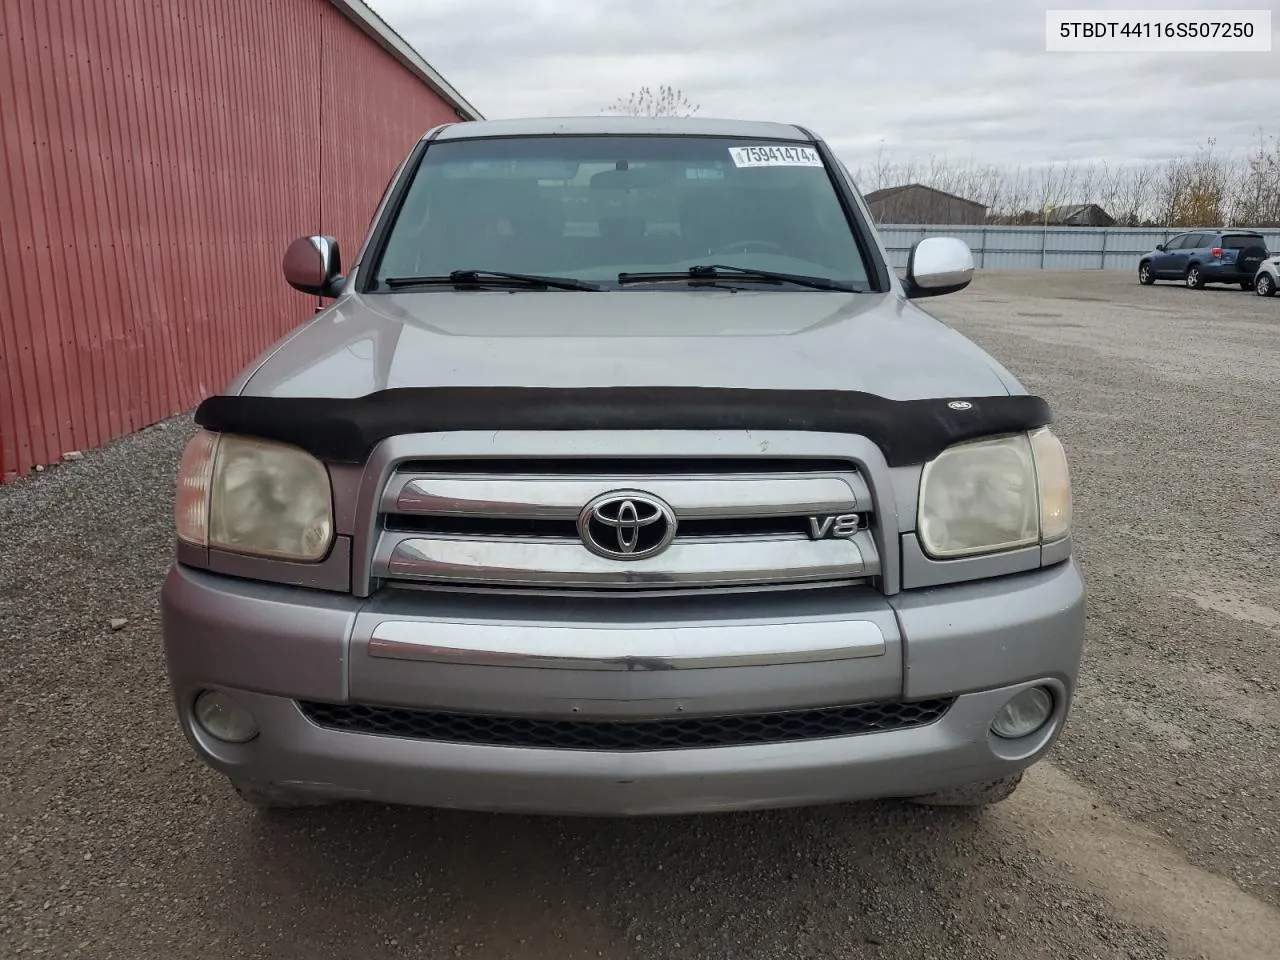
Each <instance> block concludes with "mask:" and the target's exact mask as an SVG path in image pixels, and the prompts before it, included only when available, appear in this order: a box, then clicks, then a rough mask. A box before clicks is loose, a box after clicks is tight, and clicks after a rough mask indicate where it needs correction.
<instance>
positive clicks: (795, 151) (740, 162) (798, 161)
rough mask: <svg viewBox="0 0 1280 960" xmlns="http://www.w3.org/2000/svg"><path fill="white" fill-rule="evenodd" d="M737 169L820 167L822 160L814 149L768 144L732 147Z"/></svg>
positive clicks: (730, 153) (730, 152)
mask: <svg viewBox="0 0 1280 960" xmlns="http://www.w3.org/2000/svg"><path fill="white" fill-rule="evenodd" d="M729 156H730V157H732V158H733V165H734V166H735V167H820V166H822V158H821V157H819V156H818V151H817V150H815V149H813V147H792V146H783V145H782V144H773V143H766V144H762V145H760V146H758V147H730V148H729Z"/></svg>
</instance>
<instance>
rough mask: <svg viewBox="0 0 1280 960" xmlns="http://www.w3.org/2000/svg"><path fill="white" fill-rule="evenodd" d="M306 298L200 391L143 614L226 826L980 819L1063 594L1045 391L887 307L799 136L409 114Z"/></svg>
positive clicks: (1021, 750)
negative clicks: (153, 603)
mask: <svg viewBox="0 0 1280 960" xmlns="http://www.w3.org/2000/svg"><path fill="white" fill-rule="evenodd" d="M284 274H285V278H286V280H287V281H288V282H289V283H290V284H291V285H292V286H293V287H294V288H296V289H297V290H299V291H302V292H303V293H305V294H308V295H311V296H314V297H317V298H321V299H322V300H325V301H331V302H328V303H327V304H325V305H324V306H323V307H322V308H318V309H317V312H316V314H315V316H314V317H313V318H312V319H310V320H309V321H308V322H306V323H304V324H302V325H301V326H300V327H299V328H298V329H297V330H296V331H294V332H293V333H291V334H290V335H288V336H286V337H284V338H283V339H282V340H281V341H280V342H278V343H276V344H274V345H273V346H272V347H271V348H270V349H269V350H268V351H267V352H266V353H265V354H263V355H262V356H261V357H259V358H258V359H257V360H256V361H255V362H254V363H253V364H251V365H250V366H249V367H248V368H247V369H246V370H245V371H244V372H243V373H242V374H241V375H240V376H239V377H238V378H237V379H236V380H235V382H233V383H232V384H230V385H229V386H228V387H227V388H226V389H225V390H224V391H223V392H222V393H221V394H219V395H217V396H212V397H208V398H207V399H205V400H204V402H203V403H201V405H200V406H199V408H198V409H197V411H196V414H195V419H196V423H197V425H198V427H199V429H198V431H197V433H196V434H195V436H194V438H193V439H192V440H191V441H190V443H189V445H188V446H187V448H186V451H185V453H184V455H183V460H182V464H181V467H180V476H179V478H178V483H177V496H176V526H177V548H176V554H175V560H174V563H173V565H172V568H171V570H170V572H169V575H168V577H167V580H166V582H165V584H164V587H163V591H162V609H163V621H164V638H165V648H166V655H167V662H168V671H169V676H170V680H171V683H172V688H173V693H174V698H175V702H176V706H177V712H178V717H179V719H180V722H181V726H182V730H183V731H184V733H185V735H186V737H187V739H188V740H189V741H190V743H191V745H192V747H193V748H194V750H195V751H196V753H197V754H198V755H199V756H200V757H201V758H202V759H203V760H204V761H205V762H206V763H208V764H209V765H210V766H211V767H213V768H215V769H216V770H218V771H220V772H221V773H223V774H225V775H226V776H227V777H228V778H229V779H230V781H231V783H232V784H233V785H234V787H235V789H236V790H237V791H239V793H240V794H241V795H242V796H243V797H244V798H245V799H246V800H248V801H250V802H251V803H254V804H256V805H259V806H263V807H277V806H295V805H305V804H312V803H320V802H330V801H336V800H351V799H357V800H372V801H378V802H387V803H397V804H415V805H425V806H438V807H454V808H470V809H479V810H497V811H522V812H543V813H565V814H575V813H577V814H666V813H690V812H701V811H720V810H730V809H746V808H759V807H783V806H790V805H801V804H818V803H836V802H844V801H851V800H860V799H870V798H899V799H910V800H916V801H920V802H925V803H934V804H964V805H980V804H986V803H992V802H995V801H998V800H1000V799H1002V798H1004V797H1007V796H1008V795H1009V794H1010V793H1011V792H1012V791H1013V790H1014V788H1015V787H1016V786H1017V784H1018V782H1019V779H1020V778H1021V776H1022V773H1023V771H1024V770H1025V769H1026V768H1027V767H1028V766H1030V765H1031V764H1032V763H1034V762H1036V761H1037V760H1039V759H1041V758H1042V757H1043V756H1044V755H1045V753H1046V751H1048V750H1049V749H1050V748H1051V747H1052V745H1053V743H1054V741H1055V740H1056V738H1057V737H1058V736H1059V734H1060V733H1061V731H1062V728H1063V724H1064V723H1065V721H1066V717H1067V714H1068V711H1069V708H1070V704H1071V700H1072V695H1073V692H1074V689H1075V684H1076V679H1077V674H1078V670H1079V663H1080V656H1081V646H1082V641H1083V634H1084V584H1083V580H1082V578H1081V574H1080V570H1079V567H1078V564H1077V562H1076V560H1075V558H1074V556H1073V552H1072V543H1071V489H1070V481H1069V476H1068V468H1067V461H1066V457H1065V454H1064V451H1063V448H1062V446H1061V444H1060V443H1059V441H1058V439H1057V438H1056V437H1055V436H1054V434H1053V433H1052V432H1051V430H1050V426H1049V424H1050V422H1051V414H1050V410H1049V407H1048V405H1047V404H1046V403H1045V401H1044V400H1042V399H1041V398H1039V397H1036V396H1032V395H1029V394H1028V393H1027V391H1026V390H1025V389H1024V388H1023V387H1022V386H1021V385H1020V384H1019V383H1018V381H1017V380H1016V379H1014V377H1013V376H1012V375H1011V374H1010V373H1009V372H1008V371H1007V370H1005V369H1003V368H1002V367H1001V366H1000V364H998V363H997V362H995V361H994V360H993V359H992V358H991V357H990V356H988V355H987V354H985V353H984V352H983V351H982V350H980V349H978V347H976V346H975V345H974V344H972V343H971V342H969V341H968V340H966V339H964V338H963V337H961V336H960V335H959V334H957V333H956V332H954V331H953V330H951V329H950V328H948V327H946V326H945V325H943V324H942V323H940V322H939V321H937V320H936V319H934V318H933V317H931V316H929V315H928V314H927V313H925V312H924V311H923V310H921V309H920V308H919V307H918V306H917V305H916V304H915V302H914V301H916V300H919V299H921V298H925V297H931V296H936V295H940V294H946V293H950V292H953V291H958V290H960V289H962V288H963V287H965V286H966V285H967V284H968V283H969V282H970V280H971V278H972V275H973V260H972V257H971V255H970V252H969V250H968V248H967V247H966V246H965V245H964V244H963V243H961V242H960V241H958V240H956V239H953V238H947V237H929V238H925V239H922V240H920V241H919V242H918V243H916V244H915V246H914V247H913V249H912V251H911V253H910V257H909V261H908V264H907V267H906V271H905V275H904V276H903V277H901V278H900V277H899V276H898V275H897V273H896V272H895V270H893V269H892V268H891V267H890V265H889V263H888V261H887V256H886V251H885V249H884V247H883V245H882V243H881V241H880V239H879V238H878V236H877V233H876V231H875V229H874V227H873V224H872V220H871V217H870V215H869V213H868V210H867V207H866V205H865V203H864V202H863V200H862V198H861V196H860V194H859V193H858V191H857V189H856V187H855V184H854V183H853V181H852V179H851V178H850V175H849V173H848V171H847V170H846V169H845V168H844V166H843V165H842V164H841V163H840V162H839V161H838V160H837V159H836V158H835V157H834V156H833V154H832V152H831V150H830V149H829V147H828V146H827V145H826V144H825V143H824V142H823V140H822V139H821V138H819V137H817V136H815V135H814V134H813V133H811V132H810V131H808V130H806V129H803V128H801V127H797V126H791V125H786V124H775V123H761V122H738V121H728V120H702V119H697V120H694V119H642V118H621V117H613V118H610V117H603V118H601V117H597V118H580V119H548V120H511V121H483V122H472V123H456V124H448V125H444V126H441V127H438V128H435V129H433V130H431V131H429V132H428V133H427V134H426V135H424V136H423V137H422V139H421V140H420V141H419V142H418V143H417V144H416V145H415V146H414V147H413V149H412V151H411V152H410V154H409V156H408V157H407V158H406V159H405V161H404V163H403V164H402V166H401V167H400V169H399V170H398V171H397V173H396V174H395V176H394V177H393V179H392V181H391V183H390V185H389V187H388V188H387V191H386V193H385V195H384V197H383V198H382V200H381V202H380V204H379V206H378V209H377V211H376V213H375V215H374V218H373V222H372V226H371V228H370V231H369V234H368V236H367V238H366V239H365V241H364V243H363V245H362V246H361V248H360V250H359V252H358V253H357V254H356V257H355V260H354V263H353V264H352V265H351V266H350V268H349V270H347V271H346V272H345V273H344V272H343V267H342V263H341V257H340V254H339V250H338V244H337V243H336V242H335V240H334V239H333V238H332V237H325V236H312V237H304V238H301V239H299V240H297V241H295V242H294V243H293V244H292V245H291V246H290V247H289V249H288V251H287V252H286V254H285V257H284Z"/></svg>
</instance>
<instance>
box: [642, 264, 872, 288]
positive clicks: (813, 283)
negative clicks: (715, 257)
mask: <svg viewBox="0 0 1280 960" xmlns="http://www.w3.org/2000/svg"><path fill="white" fill-rule="evenodd" d="M727 279H738V280H755V281H758V282H761V283H794V284H795V285H796V286H798V287H812V288H813V289H815V290H843V291H847V292H849V293H857V292H858V288H857V287H856V286H854V285H853V284H852V283H846V282H845V281H843V280H832V279H831V278H829V277H808V276H805V275H804V274H801V273H779V272H778V271H776V270H753V269H750V268H748V267H730V266H725V265H724V264H719V263H715V264H699V265H698V266H694V267H690V268H689V269H688V270H669V271H659V272H656V273H620V274H618V283H620V284H622V285H624V286H625V285H626V284H629V283H661V282H663V281H664V280H727Z"/></svg>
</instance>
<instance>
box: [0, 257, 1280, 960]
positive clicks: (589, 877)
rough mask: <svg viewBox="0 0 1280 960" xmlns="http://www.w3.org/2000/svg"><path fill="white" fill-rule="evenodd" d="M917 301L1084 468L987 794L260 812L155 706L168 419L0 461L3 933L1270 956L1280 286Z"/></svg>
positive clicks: (458, 949) (206, 953) (53, 937)
mask: <svg viewBox="0 0 1280 960" xmlns="http://www.w3.org/2000/svg"><path fill="white" fill-rule="evenodd" d="M930 309H932V310H933V311H934V312H935V313H937V314H938V315H939V316H941V317H943V318H945V319H946V320H948V322H951V323H953V324H954V325H955V326H956V327H957V328H959V329H960V330H961V331H962V332H964V333H965V334H967V335H969V336H971V337H973V338H974V339H976V340H977V341H978V342H979V343H980V344H981V345H982V346H984V347H985V348H986V349H988V350H990V351H991V352H992V353H993V354H994V355H995V356H997V357H998V358H999V359H1000V360H1002V361H1003V362H1005V363H1006V364H1008V365H1009V366H1010V367H1011V369H1013V370H1014V372H1015V373H1016V374H1017V375H1018V376H1019V377H1021V378H1022V379H1023V380H1024V382H1025V383H1026V384H1027V386H1028V387H1029V388H1030V389H1032V390H1033V391H1035V392H1039V393H1042V394H1043V395H1044V396H1046V397H1047V398H1048V399H1049V400H1050V401H1051V403H1052V404H1053V405H1054V408H1055V410H1056V411H1057V414H1058V417H1059V425H1058V429H1059V430H1060V432H1061V434H1062V435H1063V437H1064V439H1065V441H1066V443H1067V445H1068V450H1069V452H1070V455H1071V460H1072V468H1073V470H1074V472H1075V482H1076V496H1077V530H1078V534H1077V543H1078V546H1079V554H1080V557H1081V559H1082V562H1083V564H1084V566H1085V572H1086V575H1087V577H1088V580H1089V586H1090V626H1089V636H1088V650H1087V662H1086V665H1085V678H1084V684H1083V687H1082V689H1081V693H1080V699H1079V701H1078V707H1077V711H1076V713H1075V716H1074V720H1073V722H1072V724H1071V725H1070V727H1069V729H1068V732H1067V734H1066V736H1065V738H1064V740H1063V741H1062V743H1061V745H1060V746H1059V748H1058V750H1057V751H1056V754H1055V755H1054V757H1053V760H1052V763H1050V764H1043V765H1041V766H1040V767H1037V768H1036V770H1035V771H1034V772H1033V775H1031V776H1029V777H1028V779H1027V781H1026V782H1024V785H1023V788H1022V789H1021V790H1020V791H1019V793H1018V794H1017V795H1016V796H1015V797H1014V798H1013V799H1012V800H1010V801H1008V802H1007V803H1005V804H1002V805H1000V806H998V807H996V808H993V809H992V810H990V811H987V812H985V813H982V814H977V815H972V814H966V813H963V812H952V811H946V810H942V811H929V810H918V809H915V808H908V807H903V806H900V805H896V804H872V805H865V806H858V807H849V808H833V809H818V810H800V811H787V812H781V813H764V814H747V815H733V816H724V817H704V818H677V819H662V820H643V821H628V820H620V821H615V820H606V821H597V820H556V819H547V818H512V817H507V818H499V817H490V816H479V815H467V814H457V813H443V812H433V811H420V810H404V809H386V808H377V807H338V808H330V809H324V810H318V811H304V812H301V813H299V814H297V815H290V816H283V817H262V816H259V815H257V814H255V813H254V812H252V811H251V810H250V809H249V808H247V807H245V806H243V805H242V804H241V803H240V802H239V801H238V800H237V799H235V798H234V796H233V795H232V794H231V792H230V790H229V788H228V787H227V786H226V785H225V784H224V783H223V782H222V781H221V779H220V778H218V777H216V776H215V775H213V774H211V773H210V772H208V771H206V770H205V769H204V768H203V767H202V766H201V765H200V764H199V763H198V762H197V761H196V760H195V759H194V758H193V757H192V755H191V753H190V751H189V750H188V748H187V745H186V743H185V742H184V741H183V740H182V739H181V737H180V735H179V733H178V730H177V726H176V722H175V720H174V718H173V714H172V708H171V705H170V702H169V700H168V692H167V688H166V684H165V676H164V665H163V658H162V653H161V648H160V640H159V636H158V613H157V608H156V588H157V585H158V583H159V580H160V577H161V575H162V573H163V570H164V568H165V566H166V564H167V562H168V558H169V552H170V499H169V498H170V490H171V484H172V476H173V471H174V469H175V467H176V464H177V458H178V455H179V452H180V449H181V446H182V443H183V441H184V440H185V438H186V437H187V436H188V435H189V431H190V429H191V428H190V424H189V421H187V420H186V419H185V418H179V419H177V420H174V421H171V422H169V423H167V424H164V425H161V426H159V427H156V428H152V429H150V430H147V431H144V432H142V433H140V434H138V435H135V436H133V437H129V438H127V439H125V440H122V441H119V442H117V443H115V444H112V445H111V446H109V447H107V448H105V449H103V450H99V451H93V452H91V453H89V454H87V455H86V456H85V458H84V459H83V460H82V461H79V462H75V463H70V464H66V465H64V466H60V467H57V468H55V469H52V470H50V471H48V472H46V473H45V474H43V475H41V476H38V477H33V478H30V479H27V480H23V481H20V482H18V483H15V484H13V485H11V486H9V487H5V488H0V636H2V637H3V639H4V644H5V651H6V656H5V657H4V658H3V660H2V661H0V685H2V688H3V691H4V694H5V695H4V699H3V708H2V709H0V779H2V782H0V786H2V787H3V790H4V797H5V798H6V799H5V801H4V802H3V804H0V838H2V839H0V842H2V843H3V847H0V862H2V863H3V864H4V867H3V868H2V869H0V956H3V957H9V956H23V957H25V956H50V957H74V958H77V960H79V958H86V960H88V958H106V957H118V958H151V957H156V958H160V957H165V958H171V957H182V958H202V957H210V958H215V957H216V958H232V957H288V958H293V957H297V958H316V957H354V956H359V957H362V958H368V960H373V958H381V957H408V956H422V957H493V958H499V957H502V958H509V957H538V958H561V957H607V958H615V957H636V958H648V957H653V958H659V957H661V958H666V957H680V958H689V960H696V958H701V957H707V958H713V957H714V958H724V957H734V958H744V960H755V958H762V960H763V958H781V957H788V958H791V957H806V958H808V957H812V958H877V960H889V958H893V960H897V958H902V960H907V958H911V960H919V958H926V957H927V958H934V957H939V958H940V957H947V958H953V960H962V958H1010V960H1013V958H1019V960H1020V958H1081V960H1083V958H1113V957H1114V958H1125V960H1132V958H1161V957H1172V956H1187V957H1200V956H1203V957H1208V958H1219V957H1221V958H1233V960H1234V958H1240V960H1268V958H1274V957H1275V956H1276V955H1277V953H1280V948H1277V946H1276V945H1277V944H1280V759H1278V757H1277V753H1276V748H1275V744H1276V743H1277V742H1280V579H1278V578H1277V577H1276V571H1277V570H1280V514H1278V512H1277V509H1276V507H1277V503H1276V501H1277V493H1278V492H1280V470H1278V469H1277V451H1280V395H1278V394H1277V392H1276V386H1275V385H1276V383H1277V381H1280V301H1275V300H1272V301H1267V300H1262V299H1260V298H1257V297H1254V296H1251V295H1247V294H1244V293H1242V292H1240V291H1239V290H1236V289H1227V288H1224V289H1221V290H1216V289H1211V290H1207V291H1199V292H1196V291H1188V290H1185V289H1182V288H1179V287H1176V286H1174V285H1159V286H1157V287H1154V288H1142V287H1139V286H1138V285H1137V284H1136V282H1134V281H1133V279H1132V278H1131V277H1130V276H1129V275H1128V274H1124V275H1097V274H1070V275H1068V274H1040V273H1027V274H1016V275H998V274H982V275H980V276H979V278H978V279H977V280H976V281H975V283H974V284H973V286H972V287H971V288H970V289H969V290H967V291H965V292H963V293H961V294H958V295H955V296H952V297H947V298H941V299H939V300H937V301H935V302H934V303H933V304H932V305H931V306H930ZM112 618H127V623H126V624H125V625H124V626H123V627H122V628H121V629H118V630H112V629H111V626H110V623H109V621H111V619H112Z"/></svg>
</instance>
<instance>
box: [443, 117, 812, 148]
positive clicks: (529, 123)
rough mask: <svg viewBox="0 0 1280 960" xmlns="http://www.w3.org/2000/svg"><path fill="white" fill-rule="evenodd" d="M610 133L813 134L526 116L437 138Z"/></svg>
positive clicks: (728, 125)
mask: <svg viewBox="0 0 1280 960" xmlns="http://www.w3.org/2000/svg"><path fill="white" fill-rule="evenodd" d="M555 134H564V135H570V136H573V135H578V136H582V135H596V136H607V135H609V134H614V135H617V134H631V135H637V134H665V135H672V134H674V135H677V136H679V135H685V136H694V137H699V136H701V137H750V138H755V139H760V140H793V141H799V142H805V143H810V142H812V140H813V138H812V137H811V136H810V135H809V134H806V133H805V132H804V131H803V130H801V129H800V128H799V127H796V126H794V125H792V124H789V123H770V122H767V121H762V120H729V119H715V118H711V117H625V116H618V117H615V116H600V117H528V118H520V119H514V120H475V121H469V122H466V123H453V124H450V125H448V126H446V127H445V128H444V129H443V130H441V131H440V133H439V134H438V135H437V137H436V139H437V140H473V139H477V138H480V137H529V136H550V135H555Z"/></svg>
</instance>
